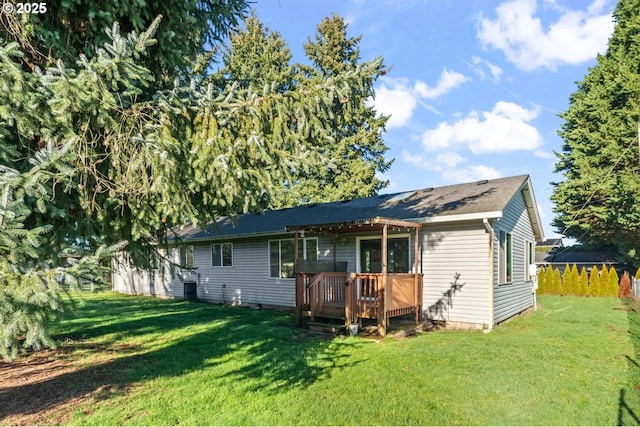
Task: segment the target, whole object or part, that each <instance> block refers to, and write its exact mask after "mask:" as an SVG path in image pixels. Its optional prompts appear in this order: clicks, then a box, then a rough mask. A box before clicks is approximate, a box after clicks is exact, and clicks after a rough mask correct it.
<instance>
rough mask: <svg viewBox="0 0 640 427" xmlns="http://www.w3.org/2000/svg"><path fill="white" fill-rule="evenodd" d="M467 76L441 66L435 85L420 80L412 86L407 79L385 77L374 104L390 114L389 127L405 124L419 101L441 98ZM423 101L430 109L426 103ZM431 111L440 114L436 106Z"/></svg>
mask: <svg viewBox="0 0 640 427" xmlns="http://www.w3.org/2000/svg"><path fill="white" fill-rule="evenodd" d="M468 80H469V78H468V77H466V76H464V75H463V74H460V73H457V72H455V71H451V70H447V69H446V68H445V69H443V70H442V73H441V74H440V77H439V79H438V83H437V84H436V85H435V86H434V87H431V86H429V85H428V84H426V83H425V82H423V81H420V80H417V81H416V82H415V83H414V84H413V86H412V85H411V83H410V82H409V80H408V79H404V78H398V79H393V78H389V77H385V78H382V79H381V84H380V86H379V87H378V88H377V89H376V98H375V99H374V100H373V101H372V102H371V104H372V105H373V106H374V108H375V109H376V111H378V112H379V113H382V114H384V115H389V116H391V117H390V118H389V121H388V122H387V128H388V129H391V128H394V127H402V126H405V125H406V124H407V123H408V122H409V120H410V119H411V117H412V116H413V112H414V110H415V108H416V106H417V105H418V101H422V100H425V99H436V98H439V97H441V96H442V95H444V94H446V93H447V92H449V91H451V90H453V89H455V88H457V87H459V86H460V85H461V84H463V83H465V82H466V81H468ZM420 105H422V106H423V107H425V108H427V109H430V108H428V107H426V106H425V105H424V103H421V104H420ZM432 111H434V112H435V113H436V114H439V113H438V112H437V110H435V109H433V110H432Z"/></svg>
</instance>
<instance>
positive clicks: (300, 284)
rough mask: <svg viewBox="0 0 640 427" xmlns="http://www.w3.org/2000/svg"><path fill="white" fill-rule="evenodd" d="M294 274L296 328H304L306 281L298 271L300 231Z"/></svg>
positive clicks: (295, 251) (295, 240)
mask: <svg viewBox="0 0 640 427" xmlns="http://www.w3.org/2000/svg"><path fill="white" fill-rule="evenodd" d="M293 246H294V252H293V253H294V255H293V274H294V275H295V277H296V313H295V314H296V326H297V327H300V326H302V306H303V305H304V279H303V278H302V276H301V274H300V272H299V271H298V230H296V232H295V237H294V244H293Z"/></svg>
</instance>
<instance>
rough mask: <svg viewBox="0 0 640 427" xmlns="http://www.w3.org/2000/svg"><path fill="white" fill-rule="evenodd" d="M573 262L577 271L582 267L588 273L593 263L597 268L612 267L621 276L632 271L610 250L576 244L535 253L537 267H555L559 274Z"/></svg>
mask: <svg viewBox="0 0 640 427" xmlns="http://www.w3.org/2000/svg"><path fill="white" fill-rule="evenodd" d="M574 264H575V265H576V268H577V269H578V271H582V268H583V267H584V268H585V269H586V270H587V273H589V274H590V273H591V269H592V268H593V266H594V265H595V266H596V267H598V269H600V267H601V266H602V265H606V266H607V268H611V267H613V268H615V269H616V271H617V273H618V275H619V276H622V274H623V273H624V272H625V271H632V268H631V266H630V265H628V264H626V263H625V262H624V261H621V259H620V256H619V255H618V254H616V253H615V252H612V251H591V250H586V249H584V248H583V247H581V246H579V245H576V246H569V247H559V248H556V249H554V250H551V251H549V252H538V253H536V265H537V266H538V267H544V268H548V267H552V268H554V269H556V268H557V269H558V270H559V271H560V274H564V270H565V267H566V266H567V265H568V266H569V267H571V266H573V265H574Z"/></svg>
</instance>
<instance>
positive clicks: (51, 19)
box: [0, 0, 249, 94]
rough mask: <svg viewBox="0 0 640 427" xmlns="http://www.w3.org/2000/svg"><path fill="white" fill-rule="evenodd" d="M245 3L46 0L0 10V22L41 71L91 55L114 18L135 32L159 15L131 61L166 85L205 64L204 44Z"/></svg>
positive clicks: (211, 42) (238, 16) (216, 38)
mask: <svg viewBox="0 0 640 427" xmlns="http://www.w3.org/2000/svg"><path fill="white" fill-rule="evenodd" d="M248 6H249V3H248V2H247V1H246V0H146V1H139V0H118V1H113V2H110V1H108V2H105V1H96V0H60V1H55V2H48V3H47V13H45V14H30V15H16V14H0V22H1V23H2V26H3V27H4V29H5V31H6V32H7V33H8V35H9V38H10V39H13V40H16V41H18V42H19V43H20V47H21V50H22V51H23V52H24V54H23V58H24V62H25V63H26V64H28V65H29V66H30V67H33V68H34V67H36V66H37V67H39V68H40V69H43V70H44V69H46V68H48V67H51V66H57V63H58V61H62V63H63V64H64V65H65V66H66V67H74V66H75V64H76V61H77V60H78V58H80V57H82V56H85V57H87V58H92V57H94V56H96V48H98V47H101V46H104V45H105V44H109V43H110V42H111V38H110V36H109V35H108V34H107V33H106V32H105V29H109V28H112V27H113V25H114V24H115V23H118V24H119V26H120V29H121V31H122V32H124V33H133V32H135V33H138V34H140V33H142V32H144V31H146V30H147V29H148V28H149V26H150V25H151V23H152V22H153V21H154V20H155V19H156V17H158V16H161V17H162V20H161V22H160V23H159V25H158V30H157V40H158V43H156V44H154V45H153V46H150V47H149V49H148V54H147V55H144V56H141V57H139V58H138V62H137V63H138V64H139V65H141V66H143V67H144V68H146V69H148V70H150V72H151V74H152V75H153V78H154V82H155V84H157V85H159V86H161V87H163V88H171V86H172V85H173V80H174V79H175V78H176V77H177V76H182V77H183V78H184V76H186V75H187V74H188V72H189V71H190V70H196V71H197V68H198V67H196V64H197V63H198V58H203V57H207V58H209V61H204V63H200V65H199V68H200V69H202V68H206V67H207V66H208V64H209V62H210V59H211V56H210V55H206V54H207V53H208V52H207V50H208V47H211V48H213V49H214V50H215V49H216V48H217V46H218V45H219V43H220V41H221V40H223V39H224V38H226V37H227V33H228V31H229V29H230V28H232V27H234V26H236V25H238V23H239V22H240V21H241V20H242V18H243V17H244V16H245V13H246V10H247V8H248ZM153 92H154V91H150V92H149V94H153Z"/></svg>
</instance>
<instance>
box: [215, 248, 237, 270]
mask: <svg viewBox="0 0 640 427" xmlns="http://www.w3.org/2000/svg"><path fill="white" fill-rule="evenodd" d="M215 246H217V247H218V254H217V257H219V260H218V262H219V264H215V263H214V261H215V257H216V255H214V253H213V252H214V250H213V249H214V247H215ZM223 246H230V247H231V264H225V263H224V257H223V255H222V254H223V252H224V251H223ZM211 266H212V267H216V268H219V267H227V268H228V267H233V243H230V242H226V243H213V244H212V245H211Z"/></svg>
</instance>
